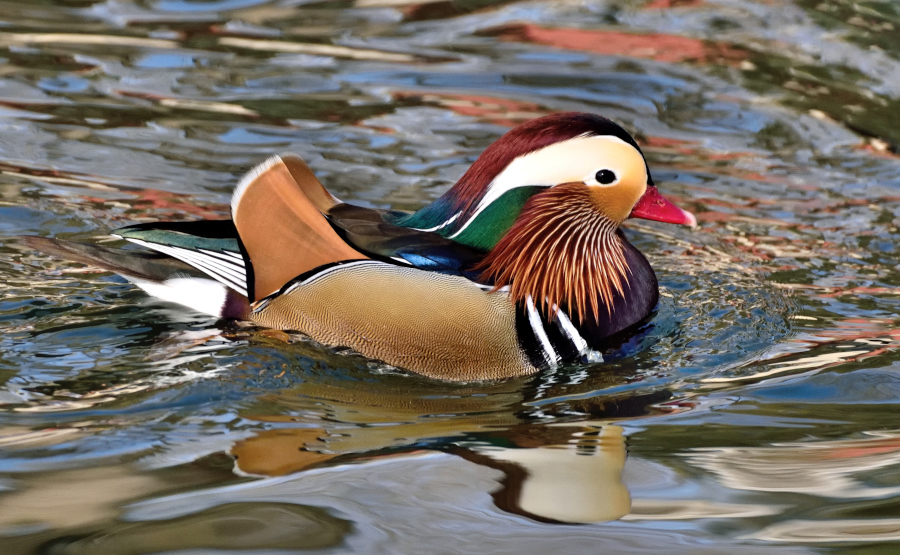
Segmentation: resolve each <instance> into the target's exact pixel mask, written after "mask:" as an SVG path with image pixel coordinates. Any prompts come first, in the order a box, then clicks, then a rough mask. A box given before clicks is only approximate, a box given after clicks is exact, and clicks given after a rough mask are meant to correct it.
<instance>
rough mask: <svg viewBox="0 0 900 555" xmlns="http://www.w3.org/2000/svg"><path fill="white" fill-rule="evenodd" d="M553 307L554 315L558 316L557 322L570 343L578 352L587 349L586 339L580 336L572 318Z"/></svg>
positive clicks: (583, 351) (582, 352) (581, 352)
mask: <svg viewBox="0 0 900 555" xmlns="http://www.w3.org/2000/svg"><path fill="white" fill-rule="evenodd" d="M553 309H554V310H556V317H557V318H559V324H560V326H562V329H563V332H565V334H566V336H567V337H568V338H569V340H570V341H571V342H572V345H575V348H576V349H578V354H584V353H585V352H587V351H588V350H589V349H588V344H587V341H585V340H584V338H583V337H581V334H580V333H578V329H577V328H575V325H574V324H573V323H572V320H569V316H568V315H567V314H566V313H565V312H563V311H562V310H560V309H559V308H558V307H557V306H556V305H553Z"/></svg>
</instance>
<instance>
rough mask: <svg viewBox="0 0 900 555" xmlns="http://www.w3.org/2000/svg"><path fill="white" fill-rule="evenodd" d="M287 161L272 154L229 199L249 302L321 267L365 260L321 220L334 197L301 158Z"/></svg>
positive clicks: (325, 220)
mask: <svg viewBox="0 0 900 555" xmlns="http://www.w3.org/2000/svg"><path fill="white" fill-rule="evenodd" d="M286 158H287V159H286V160H285V159H282V158H281V157H280V156H274V157H272V158H270V159H269V160H267V161H266V162H265V163H263V164H260V165H259V166H257V167H256V168H254V169H253V170H251V171H250V173H248V174H247V176H246V177H244V179H243V180H241V182H240V183H239V184H238V186H237V188H236V189H235V191H234V196H233V197H232V199H231V217H232V219H233V220H234V224H235V227H236V228H237V231H238V236H239V237H240V239H241V244H242V245H243V248H244V251H245V253H246V255H247V258H248V259H249V260H248V261H249V267H248V272H247V274H248V275H247V278H248V279H247V281H248V288H247V289H248V291H247V296H248V297H249V298H250V301H251V302H253V301H256V300H258V299H261V298H262V297H265V296H267V295H270V294H272V293H274V292H276V291H278V290H279V289H281V287H282V286H283V285H284V284H286V283H287V282H289V281H290V280H292V279H294V278H295V277H297V276H299V275H301V274H303V273H305V272H308V271H309V270H312V269H314V268H317V267H319V266H322V265H323V264H329V263H332V262H340V261H342V260H362V259H366V258H368V257H367V256H365V255H364V254H362V253H360V252H359V251H357V250H356V249H354V248H353V247H351V246H350V245H348V244H347V243H346V242H345V241H344V240H343V239H341V238H340V237H339V236H338V234H337V233H335V231H334V229H333V228H332V227H331V224H329V223H328V220H327V219H326V218H325V216H324V214H323V212H324V211H325V210H327V209H328V208H330V207H331V206H333V205H334V204H337V202H338V201H337V199H335V198H334V197H333V196H331V194H330V193H328V191H326V190H325V188H324V187H322V185H321V184H320V183H319V181H318V180H317V179H316V178H315V176H313V175H312V172H311V171H310V170H309V168H308V167H307V166H306V164H305V163H303V161H302V160H300V159H299V158H297V157H294V156H290V157H286Z"/></svg>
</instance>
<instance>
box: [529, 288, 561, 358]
mask: <svg viewBox="0 0 900 555" xmlns="http://www.w3.org/2000/svg"><path fill="white" fill-rule="evenodd" d="M525 308H526V309H527V310H528V323H529V324H531V329H533V330H534V335H535V337H537V338H538V342H539V343H540V344H541V348H542V349H543V350H544V359H545V360H546V361H547V364H549V365H550V368H556V367H557V366H558V365H559V355H557V354H556V351H554V350H553V345H552V344H551V343H550V338H549V337H547V332H546V331H545V330H544V324H543V323H541V316H540V315H539V314H538V312H537V309H536V308H534V301H533V300H532V299H531V295H528V296H527V297H525Z"/></svg>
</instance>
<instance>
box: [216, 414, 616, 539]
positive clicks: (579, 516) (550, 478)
mask: <svg viewBox="0 0 900 555" xmlns="http://www.w3.org/2000/svg"><path fill="white" fill-rule="evenodd" d="M370 430H378V428H367V427H362V428H356V429H354V430H353V431H352V432H348V433H344V434H340V435H339V436H338V437H335V435H336V434H333V433H330V432H329V430H326V429H324V428H288V429H280V430H268V431H265V432H261V433H260V434H258V435H256V436H254V437H251V438H249V439H246V440H244V441H241V442H239V443H237V444H235V446H234V447H233V448H232V450H231V453H232V455H234V456H235V457H236V469H237V470H238V472H240V473H243V474H251V475H266V476H275V475H284V474H289V473H292V472H300V471H302V470H306V469H310V468H314V467H318V466H321V465H325V464H329V463H330V464H339V463H341V462H349V461H350V460H352V459H359V458H373V457H379V456H381V457H384V456H398V455H406V454H409V453H412V452H416V451H422V450H423V449H422V448H419V447H417V446H415V445H413V446H409V447H406V448H399V449H396V448H395V449H391V448H382V449H377V448H375V449H371V450H369V451H364V452H357V453H347V452H341V451H343V450H344V449H346V448H348V447H349V445H351V444H352V445H356V446H360V445H362V444H369V445H372V442H373V441H375V440H376V439H377V437H378V436H383V437H390V435H391V434H387V435H386V436H385V434H382V433H378V432H376V435H375V436H372V437H367V435H368V434H367V432H368V431H370ZM394 431H395V432H397V431H399V430H396V429H395V430H394ZM325 438H328V439H329V441H326V440H325ZM389 441H391V442H392V440H389ZM345 442H347V443H345ZM427 449H428V450H438V451H443V452H446V453H451V454H454V455H457V456H460V457H462V458H464V459H466V460H468V461H470V462H474V463H476V464H480V465H483V466H488V467H491V468H494V469H497V470H500V471H501V472H503V474H504V477H503V479H502V480H501V481H500V488H499V489H498V490H496V491H494V492H492V494H491V495H492V497H493V499H494V502H495V504H496V505H497V507H498V508H500V509H502V510H504V511H508V512H511V513H516V514H519V515H523V516H527V517H529V518H532V519H534V520H539V521H542V522H561V523H590V522H604V521H609V520H615V519H618V518H620V517H622V516H624V515H626V514H628V512H629V511H630V509H631V497H630V495H629V493H628V490H627V488H626V487H625V485H624V484H623V483H622V470H623V468H624V466H625V439H624V435H623V433H622V428H621V427H620V426H616V425H613V424H605V425H604V424H596V425H591V424H584V423H582V424H572V425H564V426H559V427H552V426H551V427H547V426H538V425H518V426H514V427H512V428H510V429H507V430H503V431H498V432H488V433H476V434H471V435H470V436H469V437H468V438H467V439H465V440H462V441H457V442H449V443H437V444H435V445H431V446H429V447H428V448H427Z"/></svg>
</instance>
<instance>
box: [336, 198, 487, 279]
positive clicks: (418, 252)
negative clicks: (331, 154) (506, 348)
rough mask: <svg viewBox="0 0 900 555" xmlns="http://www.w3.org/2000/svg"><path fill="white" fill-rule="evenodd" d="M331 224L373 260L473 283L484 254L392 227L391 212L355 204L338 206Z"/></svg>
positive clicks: (426, 234)
mask: <svg viewBox="0 0 900 555" xmlns="http://www.w3.org/2000/svg"><path fill="white" fill-rule="evenodd" d="M327 215H328V220H329V221H330V222H331V224H332V225H333V226H334V228H335V230H336V231H337V232H338V234H339V235H341V237H343V238H344V239H345V240H346V241H347V242H348V243H350V244H351V245H353V246H354V247H355V248H357V249H358V250H360V251H361V252H364V253H366V254H368V255H369V256H370V257H372V258H377V259H381V260H384V261H386V262H393V263H395V264H400V265H404V266H412V267H414V268H419V269H421V270H429V271H432V272H439V273H442V274H448V275H454V276H461V277H466V278H468V279H471V280H473V281H475V280H476V278H477V273H476V272H472V271H471V268H472V267H474V266H475V265H476V264H477V263H478V262H480V261H481V259H482V258H483V257H484V253H483V252H481V251H479V250H477V249H474V248H472V247H469V246H466V245H463V244H461V243H457V242H456V241H454V240H452V239H447V238H446V237H442V236H440V235H438V234H437V233H431V232H428V231H419V230H417V229H411V228H408V227H403V226H399V225H395V224H392V223H390V222H388V221H387V220H386V219H385V216H386V215H388V212H385V211H381V210H373V209H371V208H364V207H362V206H354V205H352V204H344V203H341V204H337V205H335V206H334V207H332V208H331V209H329V210H328V213H327Z"/></svg>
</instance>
